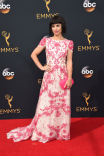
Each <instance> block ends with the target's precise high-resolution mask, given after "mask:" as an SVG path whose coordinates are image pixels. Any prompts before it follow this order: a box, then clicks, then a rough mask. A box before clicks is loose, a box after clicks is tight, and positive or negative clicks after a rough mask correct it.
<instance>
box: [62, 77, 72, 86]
mask: <svg viewBox="0 0 104 156" xmlns="http://www.w3.org/2000/svg"><path fill="white" fill-rule="evenodd" d="M66 86H67V88H71V87H72V78H70V79H68V80H67V81H66V84H65V86H64V88H65V87H66Z"/></svg>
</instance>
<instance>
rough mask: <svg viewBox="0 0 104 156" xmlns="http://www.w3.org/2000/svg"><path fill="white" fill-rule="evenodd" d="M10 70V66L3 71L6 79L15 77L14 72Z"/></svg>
mask: <svg viewBox="0 0 104 156" xmlns="http://www.w3.org/2000/svg"><path fill="white" fill-rule="evenodd" d="M9 70H10V68H6V69H4V70H3V72H2V75H3V77H4V78H5V79H6V80H11V79H12V78H13V77H14V72H10V71H9Z"/></svg>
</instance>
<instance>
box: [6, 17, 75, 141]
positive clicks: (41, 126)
mask: <svg viewBox="0 0 104 156" xmlns="http://www.w3.org/2000/svg"><path fill="white" fill-rule="evenodd" d="M65 32H66V24H65V20H64V19H63V17H61V16H60V15H57V16H54V17H53V18H52V19H51V21H50V24H49V33H50V34H54V35H53V37H46V36H44V37H43V38H42V39H41V40H40V42H39V45H38V46H37V47H36V48H35V49H34V51H33V52H32V54H31V58H32V59H33V61H34V62H35V64H36V65H37V66H38V68H40V69H41V70H43V71H45V72H44V75H43V80H42V84H41V88H40V94H39V99H38V103H37V108H36V113H35V115H34V117H33V119H32V121H31V123H30V124H29V125H28V126H25V127H18V128H15V129H14V130H11V131H10V132H9V133H7V138H8V139H10V138H13V140H14V142H18V141H22V140H26V139H28V138H29V137H31V140H32V141H36V140H38V141H39V142H43V143H46V142H47V141H50V140H53V139H58V140H63V139H65V140H69V139H70V124H71V123H70V121H71V120H70V118H71V103H70V101H71V100H70V89H69V88H71V87H72V54H73V46H74V43H73V41H72V40H68V39H66V38H63V36H62V33H65ZM44 48H45V49H46V51H45V52H46V58H47V59H46V61H47V64H46V65H45V66H42V65H41V63H40V62H39V60H38V58H37V55H38V54H39V53H40V52H41V51H42V50H43V49H44ZM66 56H67V62H66ZM67 76H68V80H67V81H66V84H65V86H64V87H66V86H67V88H66V89H62V88H61V86H60V85H59V82H60V81H61V80H62V79H64V78H66V77H67Z"/></svg>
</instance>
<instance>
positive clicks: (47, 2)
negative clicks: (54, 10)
mask: <svg viewBox="0 0 104 156" xmlns="http://www.w3.org/2000/svg"><path fill="white" fill-rule="evenodd" d="M43 1H45V3H46V8H47V10H48V12H49V11H50V8H49V7H48V4H49V3H50V1H51V0H48V1H47V0H43Z"/></svg>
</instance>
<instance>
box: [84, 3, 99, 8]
mask: <svg viewBox="0 0 104 156" xmlns="http://www.w3.org/2000/svg"><path fill="white" fill-rule="evenodd" d="M83 7H84V8H87V7H96V3H95V2H93V3H90V2H89V1H88V3H83Z"/></svg>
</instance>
